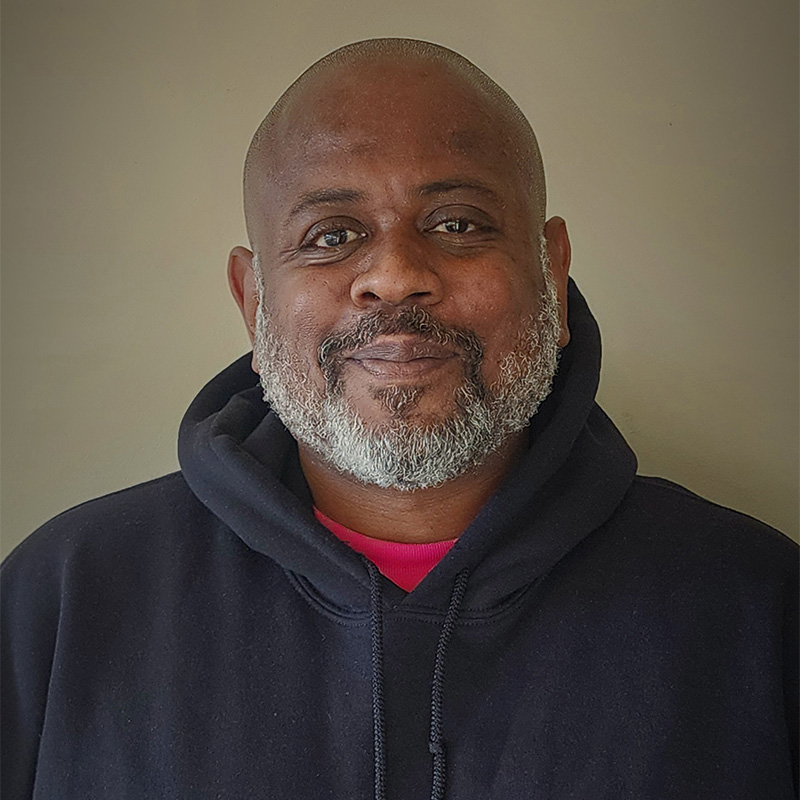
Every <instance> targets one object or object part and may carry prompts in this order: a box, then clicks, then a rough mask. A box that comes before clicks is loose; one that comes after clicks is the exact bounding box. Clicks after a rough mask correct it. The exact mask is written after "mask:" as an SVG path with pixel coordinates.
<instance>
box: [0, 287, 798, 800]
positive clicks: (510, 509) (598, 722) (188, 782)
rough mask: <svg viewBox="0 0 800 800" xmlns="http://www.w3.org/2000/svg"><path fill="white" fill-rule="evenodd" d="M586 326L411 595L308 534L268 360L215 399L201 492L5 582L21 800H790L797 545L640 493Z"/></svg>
mask: <svg viewBox="0 0 800 800" xmlns="http://www.w3.org/2000/svg"><path fill="white" fill-rule="evenodd" d="M570 328H571V331H572V342H571V343H570V344H569V345H568V346H567V348H565V350H564V353H563V357H562V361H561V365H560V369H559V374H558V376H557V378H556V382H555V387H554V391H553V393H552V394H551V396H550V397H549V398H548V399H547V401H545V403H544V404H543V406H542V408H541V409H540V412H539V413H538V414H537V415H536V416H535V417H534V419H533V421H532V424H531V428H530V431H531V435H530V442H531V444H530V447H529V450H528V452H527V454H526V455H525V456H524V458H523V459H522V461H521V462H520V463H519V464H518V465H517V467H516V469H515V471H514V472H513V474H512V475H511V476H510V477H509V479H508V480H507V481H506V483H505V484H504V485H503V486H502V487H501V489H500V490H499V491H498V492H497V494H496V495H495V496H494V497H493V498H492V499H491V500H490V501H489V502H488V503H487V504H486V506H485V507H484V508H483V509H482V511H481V512H480V513H479V515H478V516H477V517H476V519H475V520H474V521H473V522H472V524H471V525H470V526H469V527H468V528H467V530H466V531H465V532H464V533H463V534H462V536H461V537H460V538H459V540H458V542H457V543H456V544H455V546H454V547H453V548H452V550H451V551H450V552H449V553H448V555H447V556H446V557H445V558H444V559H443V560H442V562H441V563H440V564H439V565H438V566H437V567H436V568H435V569H434V570H433V571H432V572H431V573H430V574H429V575H428V576H427V577H426V578H425V579H424V580H423V581H422V583H421V584H420V585H419V586H418V587H417V588H416V589H415V590H414V591H413V592H411V593H410V594H407V593H406V592H404V591H403V590H402V589H400V588H399V587H397V586H395V585H394V584H392V583H391V582H389V581H388V580H386V579H385V578H383V577H382V576H381V575H380V574H379V573H378V572H377V570H376V569H375V568H374V567H372V566H371V565H370V564H369V563H368V562H365V560H364V559H363V558H362V557H361V556H359V555H357V554H356V553H354V552H353V551H351V550H350V549H349V548H348V547H347V546H346V545H345V544H343V543H342V542H341V541H339V540H338V539H337V538H336V537H335V536H333V535H332V534H331V533H329V532H328V531H327V530H325V529H324V528H323V527H322V526H320V525H319V523H317V522H316V520H315V519H314V516H313V513H312V507H311V498H310V494H309V490H308V487H307V485H306V483H305V481H304V479H303V475H302V472H301V470H300V467H299V462H298V458H297V448H296V446H295V443H294V441H293V440H292V438H291V437H290V436H289V434H288V433H287V432H286V430H285V428H284V427H283V426H282V425H281V423H280V422H279V420H278V419H277V418H276V417H275V415H274V414H272V413H270V412H269V410H268V408H267V406H266V405H265V404H264V402H263V400H262V399H261V392H260V389H259V388H258V386H257V379H256V376H255V375H254V374H253V373H252V372H251V370H250V368H249V360H250V357H249V356H246V357H244V358H242V359H240V360H239V361H237V362H236V363H234V364H233V365H231V367H229V368H228V369H226V370H225V371H224V372H223V373H221V374H220V375H219V376H218V377H217V378H215V379H214V380H213V381H211V383H209V384H208V386H206V387H205V388H204V389H203V391H202V392H201V393H200V394H199V395H198V397H197V399H196V400H195V401H194V402H193V403H192V405H191V406H190V408H189V410H188V411H187V414H186V417H185V418H184V421H183V424H182V426H181V431H180V436H179V455H180V462H181V472H179V473H176V474H173V475H168V476H166V477H164V478H160V479H158V480H155V481H151V482H149V483H146V484H143V485H141V486H137V487H134V488H132V489H127V490H125V491H122V492H118V493H116V494H113V495H110V496H108V497H104V498H101V499H99V500H95V501H92V502H90V503H87V504H84V505H82V506H80V507H78V508H76V509H73V510H71V511H68V512H66V513H64V514H62V515H61V516H59V517H57V518H56V519H54V520H52V521H51V522H50V523H48V524H47V525H45V526H43V527H42V528H41V529H40V530H39V531H37V532H36V534H34V535H33V536H31V537H29V538H28V539H27V540H26V541H25V542H24V543H23V544H22V545H20V547H18V548H17V549H16V550H15V551H14V553H13V554H12V555H11V556H10V557H9V558H8V559H7V560H6V563H5V564H4V567H3V592H4V601H3V612H4V615H5V622H4V625H3V638H4V645H3V648H4V649H3V662H2V690H3V716H2V733H3V741H2V746H3V750H2V755H3V762H2V770H3V779H2V780H3V782H2V789H3V794H2V797H3V800H16V798H29V797H34V798H37V799H38V800H45V798H46V799H47V800H56V799H58V800H91V799H93V798H97V800H100V799H101V798H102V800H109V799H110V798H114V800H118V799H122V798H131V799H132V800H133V799H134V798H135V799H136V800H143V799H145V798H148V799H149V798H170V799H171V798H181V799H182V798H186V800H201V799H202V800H205V799H206V798H208V799H209V800H211V798H226V800H251V799H253V800H255V799H257V798H258V799H260V798H287V799H288V798H291V799H292V800H323V799H324V798H337V799H341V800H345V799H347V800H349V799H350V798H357V799H359V800H360V799H361V798H364V800H367V799H368V798H373V797H376V798H384V797H385V798H388V800H406V799H407V800H421V799H422V798H426V797H434V798H453V799H454V800H470V799H472V798H474V799H475V800H478V799H479V800H489V799H490V798H496V799H497V800H514V799H515V798H536V800H566V799H567V798H570V800H577V799H578V798H585V799H586V800H602V799H604V798H608V800H612V799H613V800H620V799H621V798H626V799H629V800H649V799H650V798H652V800H668V799H669V798H682V799H686V800H697V799H698V798H714V800H722V799H724V800H736V799H738V798H741V800H745V798H746V799H747V800H752V799H753V798H759V799H760V800H783V798H792V797H795V796H796V794H795V793H796V788H795V786H796V777H793V761H794V759H795V757H796V754H797V681H796V669H797V655H796V641H797V640H796V632H797V622H796V616H797V599H796V591H797V588H796V586H797V560H796V551H795V549H794V546H793V544H792V543H791V542H790V541H789V540H788V539H787V538H785V537H784V536H783V535H781V534H779V533H777V532H776V531H774V530H772V529H770V528H768V527H767V526H765V525H763V524H761V523H759V522H756V521H755V520H753V519H750V518H748V517H746V516H744V515H742V514H738V513H735V512H733V511H730V510H728V509H724V508H721V507H719V506H716V505H713V504H712V503H709V502H707V501H705V500H702V499H700V498H698V497H697V496H695V495H693V494H692V493H690V492H688V491H687V490H685V489H683V488H681V487H679V486H676V485H674V484H671V483H669V482H667V481H663V480H658V479H653V478H643V477H636V475H635V469H636V461H635V458H634V456H633V453H632V452H631V450H630V449H629V448H628V446H627V445H626V443H625V441H624V440H623V438H622V436H621V435H620V434H619V432H618V431H617V430H616V428H615V427H614V425H613V424H612V423H611V422H610V420H609V419H608V418H607V417H606V415H605V414H604V413H603V412H602V411H601V410H600V408H599V407H598V406H597V405H596V404H595V402H594V395H595V391H596V388H597V382H598V376H599V367H600V340H599V334H598V331H597V327H596V324H595V322H594V320H593V318H592V316H591V314H590V312H589V310H588V308H587V307H586V305H585V303H584V301H583V298H582V297H581V296H580V294H579V293H578V292H577V289H576V288H575V287H574V285H572V286H571V287H570ZM793 648H794V649H793ZM794 769H795V770H796V762H795V766H794ZM795 775H796V772H795Z"/></svg>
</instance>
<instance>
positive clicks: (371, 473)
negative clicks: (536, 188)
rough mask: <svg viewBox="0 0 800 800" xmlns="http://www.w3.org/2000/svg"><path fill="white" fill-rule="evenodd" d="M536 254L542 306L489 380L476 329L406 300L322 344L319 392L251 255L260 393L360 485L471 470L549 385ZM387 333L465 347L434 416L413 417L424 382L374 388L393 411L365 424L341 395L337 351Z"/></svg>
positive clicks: (547, 306)
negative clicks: (446, 404) (447, 401)
mask: <svg viewBox="0 0 800 800" xmlns="http://www.w3.org/2000/svg"><path fill="white" fill-rule="evenodd" d="M540 252H541V263H542V271H543V274H544V283H545V286H544V290H543V292H542V295H541V297H540V309H539V313H538V314H537V316H536V317H533V316H532V317H529V318H528V319H527V320H526V321H525V322H524V324H523V325H522V326H521V328H520V331H519V334H518V336H517V341H516V343H515V345H514V347H513V348H512V349H511V351H510V352H509V353H508V354H507V355H506V356H505V357H504V358H503V360H502V361H501V363H500V366H499V376H498V378H497V380H496V381H495V382H494V383H492V384H491V385H488V386H487V385H486V384H485V382H484V381H483V378H482V377H481V370H480V366H481V363H482V359H483V348H482V345H481V342H480V340H479V338H478V337H477V336H476V335H475V334H474V333H473V332H472V331H469V330H466V329H459V328H450V327H446V326H444V325H442V324H441V323H440V322H439V321H438V320H436V319H435V318H434V317H433V316H432V315H431V314H430V313H429V312H428V311H427V310H425V309H424V308H421V307H420V306H409V307H404V308H401V309H400V310H399V311H398V312H396V313H391V312H386V311H376V312H371V313H369V314H366V315H365V316H364V317H362V318H360V319H359V320H358V321H357V323H356V324H355V325H354V326H353V327H352V329H350V330H348V331H346V332H344V333H339V334H336V335H334V336H331V337H329V338H327V339H326V340H325V341H323V342H322V344H321V345H320V347H319V350H318V363H319V367H320V370H321V371H322V374H323V376H324V377H325V382H326V390H325V392H323V391H321V390H320V389H319V388H318V387H317V386H316V385H315V384H314V383H313V381H312V380H310V378H309V376H308V366H307V363H306V362H305V361H304V360H303V358H302V357H301V356H300V355H299V354H297V353H294V352H292V351H291V350H290V349H289V346H288V343H287V342H286V340H285V339H283V338H281V337H280V336H279V333H278V331H277V330H276V326H275V325H274V323H273V319H272V316H271V314H270V312H269V310H268V309H267V303H266V292H265V287H264V280H263V274H262V272H261V268H260V264H259V263H258V257H257V256H256V257H255V258H254V260H253V271H254V273H255V276H256V284H257V288H258V299H259V306H258V311H257V314H256V332H255V340H254V344H253V351H254V353H255V357H256V363H257V364H258V369H259V373H260V376H261V385H262V387H263V389H264V399H265V400H266V401H267V402H268V403H269V404H270V406H271V407H272V409H273V410H274V411H275V413H276V414H277V415H278V417H279V418H280V419H281V421H282V422H283V424H284V425H285V426H286V428H287V429H288V430H289V432H290V433H291V434H292V436H294V438H295V439H296V440H297V441H298V442H301V443H303V444H304V445H306V446H307V447H309V448H310V449H311V450H312V451H314V452H315V453H316V454H317V455H318V456H319V457H320V458H321V459H322V460H323V461H324V462H326V463H327V464H328V465H330V466H331V467H333V468H334V469H336V470H338V471H339V472H342V473H346V474H349V475H351V476H352V477H354V478H355V479H356V480H358V481H360V482H362V483H365V484H372V485H377V486H380V487H383V488H393V489H400V490H403V491H411V490H414V489H426V488H431V487H434V486H440V485H441V484H443V483H446V482H447V481H450V480H453V479H454V478H457V477H459V476H461V475H464V474H466V473H468V472H471V471H473V470H474V469H476V468H477V467H479V466H480V465H481V464H483V463H484V462H485V461H486V459H487V458H488V457H489V456H490V455H491V454H492V453H494V452H496V451H497V450H498V449H499V448H500V447H501V446H502V445H503V444H504V443H505V442H506V441H508V439H509V437H510V436H511V435H512V434H515V433H517V432H519V431H521V430H523V429H524V428H525V427H526V426H527V425H528V423H529V421H530V418H531V417H532V416H533V415H534V414H535V413H536V411H537V409H538V408H539V405H540V404H541V403H542V401H543V400H544V399H545V398H546V397H547V395H548V394H549V393H550V390H551V388H552V383H553V377H554V375H555V372H556V368H557V365H558V355H559V350H558V343H557V342H558V336H559V330H560V323H559V314H558V298H557V295H556V289H555V284H554V283H553V279H552V277H551V275H550V270H549V266H550V265H549V257H548V254H547V246H546V241H545V240H544V237H541V239H540ZM393 333H395V334H396V333H408V334H413V335H415V336H418V337H422V338H424V339H426V340H429V341H433V342H436V343H437V344H446V345H453V346H455V348H457V349H458V350H460V351H461V352H462V353H463V357H462V361H463V364H464V379H463V381H462V383H461V385H460V386H459V387H458V388H457V389H456V391H455V392H454V397H453V403H452V409H451V410H450V411H449V413H448V412H446V411H444V410H443V412H442V414H441V415H440V416H437V417H434V418H425V419H421V418H419V416H417V417H416V418H414V416H413V411H414V409H415V407H416V404H417V402H418V399H419V392H420V390H419V389H417V388H415V387H406V386H391V385H390V386H388V387H386V388H385V389H383V390H381V391H379V392H376V393H375V394H374V397H375V399H376V400H378V401H380V402H381V403H382V404H383V406H384V408H385V409H386V410H387V411H388V417H389V419H388V421H387V422H385V423H382V424H381V425H380V426H376V427H369V426H368V425H367V424H366V423H365V422H364V420H363V419H362V418H361V416H359V414H358V413H357V411H356V410H355V409H354V408H352V406H351V405H350V404H349V403H348V401H347V400H346V399H345V397H344V395H343V387H342V381H341V379H340V373H341V365H342V361H343V359H342V358H341V353H342V352H345V351H347V350H352V349H353V348H356V347H360V346H363V345H365V344H367V343H368V342H369V341H371V340H372V339H373V338H375V337H376V336H379V335H387V334H393Z"/></svg>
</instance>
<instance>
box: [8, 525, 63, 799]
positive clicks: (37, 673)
mask: <svg viewBox="0 0 800 800" xmlns="http://www.w3.org/2000/svg"><path fill="white" fill-rule="evenodd" d="M50 538H51V537H50V536H49V535H48V533H47V531H45V530H44V529H43V530H40V531H39V532H37V534H34V535H33V536H31V537H29V538H28V539H27V540H26V541H24V542H23V543H22V544H21V545H20V546H19V547H17V549H16V550H14V552H13V553H11V555H10V556H9V557H8V558H7V559H6V561H5V562H4V563H3V566H2V570H1V571H0V591H1V593H2V594H1V597H0V599H1V601H2V606H0V610H1V611H2V628H1V629H0V637H1V640H2V642H1V648H0V649H1V650H2V653H1V655H0V657H1V659H2V660H1V661H0V670H2V682H1V683H0V707H1V708H0V758H1V759H2V764H3V769H2V777H1V778H0V796H2V797H4V798H6V797H7V798H9V800H11V798H13V799H14V800H24V798H29V797H31V796H32V794H33V786H34V779H35V774H36V761H37V757H38V752H39V741H40V737H41V734H42V726H43V724H44V717H45V708H46V706H47V693H48V685H49V682H50V673H51V669H52V665H53V658H54V652H55V647H56V641H57V635H58V618H59V605H60V601H59V598H60V585H61V583H62V581H61V575H60V574H59V573H60V570H58V569H55V568H54V564H55V563H57V560H56V559H54V558H53V555H54V553H53V551H54V549H57V548H53V547H51V545H52V544H53V542H52V541H48V540H49V539H50Z"/></svg>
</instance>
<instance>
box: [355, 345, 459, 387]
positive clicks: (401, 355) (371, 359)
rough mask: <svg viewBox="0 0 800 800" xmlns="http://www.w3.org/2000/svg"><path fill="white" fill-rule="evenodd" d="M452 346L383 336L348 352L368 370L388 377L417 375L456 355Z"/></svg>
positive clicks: (379, 375)
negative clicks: (383, 337) (384, 337)
mask: <svg viewBox="0 0 800 800" xmlns="http://www.w3.org/2000/svg"><path fill="white" fill-rule="evenodd" d="M455 355H456V351H455V350H454V349H453V348H452V347H447V346H446V345H440V344H437V343H436V342H430V341H425V340H421V339H407V338H406V339H394V338H393V339H382V340H379V341H377V342H373V343H372V344H369V345H366V346H365V347H359V348H358V349H357V350H353V351H352V352H351V353H349V354H348V356H347V358H348V360H351V361H355V362H356V363H357V364H359V366H361V367H363V368H364V369H365V370H367V372H370V373H371V374H373V375H375V376H378V377H388V378H402V377H415V376H417V375H421V374H423V373H425V372H428V371H429V370H432V369H435V368H437V367H439V366H441V365H442V364H443V363H444V362H446V361H448V360H449V359H451V358H453V357H455Z"/></svg>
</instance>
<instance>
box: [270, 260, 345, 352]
mask: <svg viewBox="0 0 800 800" xmlns="http://www.w3.org/2000/svg"><path fill="white" fill-rule="evenodd" d="M339 294H340V292H338V291H337V290H336V289H335V288H334V287H333V286H332V285H331V282H330V281H329V280H327V279H325V278H320V277H318V276H311V275H308V274H306V275H304V276H302V277H301V278H297V279H294V280H291V281H284V282H283V283H281V285H278V286H274V287H271V291H270V296H271V297H272V298H273V302H274V306H273V308H274V314H275V317H276V320H277V323H278V325H279V326H280V329H281V331H283V332H285V334H286V337H287V339H288V341H289V342H290V343H291V346H292V348H293V349H294V350H296V351H299V353H300V354H301V355H306V356H307V358H308V361H309V362H310V363H312V364H314V365H316V350H317V347H318V345H319V342H320V341H321V340H322V339H323V338H324V337H325V336H326V335H327V334H328V333H329V332H330V330H331V328H332V327H334V324H335V322H336V321H337V318H338V315H337V311H336V310H337V308H338V302H337V297H338V296H339Z"/></svg>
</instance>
